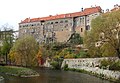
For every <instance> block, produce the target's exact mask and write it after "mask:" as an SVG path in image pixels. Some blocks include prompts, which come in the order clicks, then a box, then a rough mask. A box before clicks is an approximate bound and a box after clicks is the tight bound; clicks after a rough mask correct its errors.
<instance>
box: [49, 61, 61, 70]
mask: <svg viewBox="0 0 120 83" xmlns="http://www.w3.org/2000/svg"><path fill="white" fill-rule="evenodd" d="M51 65H52V67H53V69H60V65H59V62H57V61H52V62H51Z"/></svg>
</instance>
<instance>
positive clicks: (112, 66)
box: [109, 61, 120, 71]
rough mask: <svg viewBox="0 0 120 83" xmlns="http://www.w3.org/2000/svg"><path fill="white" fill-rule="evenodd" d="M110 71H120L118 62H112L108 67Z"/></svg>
mask: <svg viewBox="0 0 120 83" xmlns="http://www.w3.org/2000/svg"><path fill="white" fill-rule="evenodd" d="M109 69H110V70H119V71H120V61H117V62H114V63H113V64H111V65H110V66H109Z"/></svg>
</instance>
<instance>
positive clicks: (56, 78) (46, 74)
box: [5, 68, 111, 83]
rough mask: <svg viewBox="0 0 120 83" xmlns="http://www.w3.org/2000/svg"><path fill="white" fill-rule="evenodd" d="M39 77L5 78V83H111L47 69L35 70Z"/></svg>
mask: <svg viewBox="0 0 120 83" xmlns="http://www.w3.org/2000/svg"><path fill="white" fill-rule="evenodd" d="M35 70H36V71H38V72H39V74H40V76H39V77H31V78H20V77H14V76H5V83H111V82H109V81H106V80H101V79H99V78H96V77H94V76H90V75H87V74H83V73H78V72H71V71H60V70H51V69H47V68H38V69H35Z"/></svg>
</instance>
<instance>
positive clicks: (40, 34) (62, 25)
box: [19, 6, 102, 44]
mask: <svg viewBox="0 0 120 83" xmlns="http://www.w3.org/2000/svg"><path fill="white" fill-rule="evenodd" d="M101 13H102V9H101V7H100V6H96V7H90V8H85V9H83V8H81V11H80V12H74V13H67V14H60V15H55V16H52V15H50V16H48V17H41V18H26V19H25V20H23V21H21V22H20V23H19V37H22V36H23V35H32V36H34V37H35V39H36V40H37V42H39V44H40V43H43V42H45V43H51V42H56V41H57V42H66V41H67V40H68V39H69V38H70V36H71V34H73V33H74V32H76V33H79V34H80V36H82V37H83V36H84V32H85V31H89V30H90V29H91V21H92V19H94V18H96V17H97V16H99V15H100V14H101Z"/></svg>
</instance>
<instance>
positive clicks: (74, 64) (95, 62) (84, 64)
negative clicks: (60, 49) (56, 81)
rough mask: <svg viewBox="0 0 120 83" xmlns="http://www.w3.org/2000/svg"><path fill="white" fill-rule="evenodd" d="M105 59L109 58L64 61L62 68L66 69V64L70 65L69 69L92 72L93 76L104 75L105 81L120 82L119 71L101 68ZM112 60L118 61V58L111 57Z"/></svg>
mask: <svg viewBox="0 0 120 83" xmlns="http://www.w3.org/2000/svg"><path fill="white" fill-rule="evenodd" d="M103 59H109V58H107V57H105V58H80V59H64V61H63V63H62V66H61V67H64V65H65V64H68V68H75V69H81V70H85V71H88V72H91V73H93V74H97V75H102V76H103V78H105V79H114V80H120V72H119V71H111V70H105V69H100V68H99V66H100V62H101V60H103ZM110 59H116V60H118V58H116V57H110Z"/></svg>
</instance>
